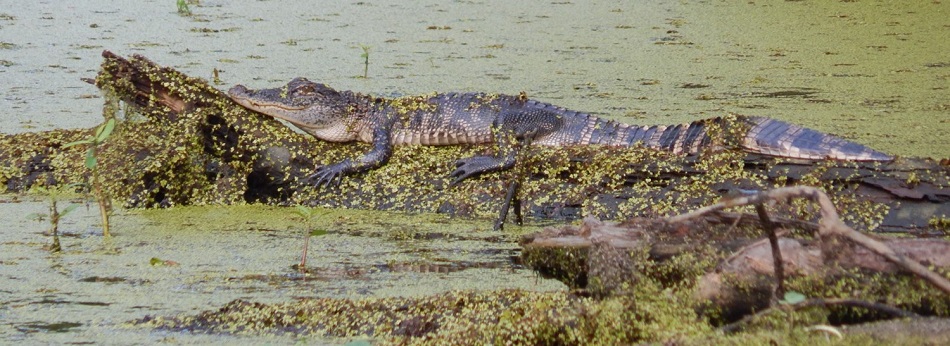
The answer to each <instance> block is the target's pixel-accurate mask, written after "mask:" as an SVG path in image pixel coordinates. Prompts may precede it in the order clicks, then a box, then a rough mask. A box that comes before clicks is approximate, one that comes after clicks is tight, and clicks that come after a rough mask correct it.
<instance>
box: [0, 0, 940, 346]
mask: <svg viewBox="0 0 950 346" xmlns="http://www.w3.org/2000/svg"><path fill="white" fill-rule="evenodd" d="M190 7H191V10H192V13H193V14H192V15H191V16H181V15H179V14H177V13H176V11H175V10H176V9H175V4H174V1H127V2H111V1H86V2H77V3H73V2H62V1H30V2H20V3H17V4H16V6H5V7H4V9H2V10H0V93H2V98H0V107H2V109H5V110H6V112H5V113H4V116H3V117H0V126H2V128H3V129H4V131H5V132H7V133H17V132H26V131H40V130H47V129H52V128H77V127H91V126H94V125H95V124H97V123H98V122H100V121H101V117H100V115H99V114H100V110H101V105H102V99H101V98H100V97H99V96H98V91H97V90H96V89H95V88H94V87H92V86H90V85H87V84H85V83H83V82H81V81H80V80H79V79H80V78H82V77H93V76H94V75H95V74H96V72H97V70H98V65H99V63H100V62H101V58H100V56H99V53H100V52H101V51H102V50H103V49H109V50H112V51H115V52H116V53H118V54H120V55H128V54H142V55H144V56H146V57H148V58H150V59H152V60H154V61H156V62H158V63H160V64H164V65H169V66H173V67H175V68H177V69H179V70H181V71H183V72H185V73H188V74H190V75H193V76H200V77H205V78H208V79H209V80H210V79H212V77H213V72H212V71H214V70H217V71H219V73H218V77H219V78H220V79H221V81H222V82H221V84H220V85H219V87H220V88H222V89H227V88H228V87H230V86H231V85H233V84H238V83H241V84H245V85H248V86H250V87H271V86H275V85H279V84H283V83H285V82H286V81H287V80H289V79H291V78H293V77H297V76H305V77H308V78H310V79H312V80H319V81H323V82H326V83H328V84H329V85H331V86H333V87H335V88H337V89H352V90H358V91H361V92H366V93H373V94H377V95H382V96H394V95H408V94H415V93H426V92H431V91H487V92H503V93H511V94H517V93H518V92H519V91H522V90H523V91H526V92H527V93H528V95H529V96H530V97H532V98H535V99H538V100H542V101H546V102H551V103H554V104H557V105H560V106H564V107H567V108H571V109H575V110H582V111H591V112H593V113H595V114H598V115H604V116H609V117H612V118H615V119H619V120H622V121H625V122H631V123H643V124H661V123H662V124H672V123H681V122H686V121H690V120H695V119H699V118H705V117H712V116H719V115H722V114H724V113H726V112H736V113H741V114H749V115H765V116H770V117H775V118H780V119H784V120H788V121H790V122H793V123H797V124H801V125H805V126H808V127H812V128H815V129H819V130H822V131H825V132H829V133H834V134H838V135H841V136H843V137H847V138H851V139H854V140H856V141H858V142H861V143H863V144H867V145H869V146H871V147H874V148H876V149H879V150H882V151H884V152H888V153H892V154H897V155H915V156H928V157H937V158H945V157H947V156H948V153H950V136H947V135H946V134H947V133H950V96H948V95H950V93H948V90H947V88H948V84H950V83H948V80H950V56H948V55H947V53H946V52H948V51H950V41H948V40H946V37H947V31H948V30H950V22H948V21H947V19H946V18H950V16H948V12H950V4H947V3H943V2H936V1H935V2H929V1H921V2H910V3H902V2H888V1H854V2H833V3H825V2H812V1H795V2H780V3H773V2H728V1H725V2H723V1H709V2H684V3H667V2H661V1H656V2H653V1H646V2H618V3H597V4H593V5H587V4H581V3H573V2H547V1H545V2H527V3H526V2H517V3H516V2H510V3H509V2H498V3H494V2H477V1H476V2H464V1H463V2H451V3H445V2H442V1H422V2H413V3H405V2H396V1H392V2H370V1H364V2H325V3H321V4H320V5H319V6H316V5H312V4H307V3H304V2H293V1H277V0H274V1H256V2H242V3H232V2H227V1H201V2H200V5H191V6H190ZM363 46H366V47H369V61H370V64H369V66H368V67H369V72H368V75H369V78H367V79H363V78H358V76H361V75H362V73H363V68H364V66H363V59H362V57H361V54H362V53H363V49H362V47H363ZM2 199H3V201H5V202H6V203H0V220H2V222H3V224H4V225H6V227H5V228H4V229H3V230H2V231H0V277H2V280H3V284H2V285H0V340H2V341H3V342H14V341H27V342H32V343H66V342H74V343H112V342H117V341H119V340H122V342H123V343H154V342H157V341H166V342H172V343H175V342H228V341H233V339H232V338H234V337H231V336H205V335H190V334H183V333H170V332H155V331H150V330H145V329H141V328H139V329H136V328H129V327H127V326H126V325H125V324H126V322H128V321H130V320H134V319H140V318H142V317H144V316H146V315H176V314H180V313H195V312H198V311H202V310H208V309H216V308H218V307H220V306H222V305H223V304H225V303H227V302H229V301H231V300H233V299H237V298H242V299H247V300H250V301H259V302H280V301H286V300H288V299H291V298H293V297H314V296H318V297H362V296H387V295H398V294H407V293H406V292H411V294H436V293H438V292H444V291H446V290H450V289H455V288H466V289H501V288H508V287H521V288H527V289H532V290H560V289H564V286H563V285H561V284H559V283H556V282H552V281H548V280H542V279H538V278H535V277H534V275H533V274H531V273H530V272H527V271H525V270H524V269H519V268H517V267H516V266H512V265H511V261H510V257H511V256H514V255H516V254H517V253H516V247H517V246H516V244H515V243H514V242H513V241H512V240H513V239H515V236H514V235H513V233H508V232H506V233H504V234H491V233H490V232H487V231H486V229H488V228H489V226H490V222H488V221H485V220H475V221H468V220H458V219H446V218H441V217H439V216H433V215H404V214H391V213H376V212H354V211H333V212H331V213H330V214H328V215H327V216H325V217H324V218H321V219H320V220H319V221H318V222H317V223H316V226H317V227H318V228H324V229H327V230H328V231H330V233H329V234H327V235H325V236H321V237H315V238H313V239H312V240H311V251H310V258H309V259H308V262H309V263H311V265H312V266H313V267H315V268H318V269H319V270H318V271H317V272H316V273H315V274H314V276H313V277H308V278H306V280H305V279H304V278H303V277H301V276H300V274H298V273H297V272H296V271H295V270H293V269H292V268H290V266H291V265H292V264H294V263H296V261H297V259H298V257H299V255H300V248H301V242H302V240H301V235H302V230H301V228H300V224H299V222H295V221H294V216H293V213H292V212H291V211H289V210H283V209H278V208H270V207H261V206H237V207H221V206H215V207H190V208H181V209H173V210H150V211H123V212H120V213H119V215H118V216H116V218H115V225H114V233H115V235H116V237H114V238H113V239H112V240H110V241H106V240H103V239H101V237H100V236H99V234H100V233H101V231H99V228H98V226H96V223H97V216H96V213H95V208H91V209H89V210H88V211H87V210H86V209H85V208H84V207H81V208H79V209H77V210H76V211H75V212H74V213H73V214H70V215H69V216H67V217H66V218H65V219H64V220H63V224H62V228H61V230H62V231H63V232H64V233H65V234H64V236H63V237H62V243H63V247H64V252H63V253H62V254H55V255H50V254H48V253H47V252H46V251H45V250H44V246H45V245H47V244H48V242H49V237H48V236H46V235H43V234H42V232H44V231H45V230H46V229H47V225H46V224H44V223H39V222H35V221H30V220H27V219H26V217H25V215H27V214H29V213H33V212H43V211H45V210H46V204H45V202H42V201H33V200H31V198H29V197H27V198H23V197H18V196H12V195H7V196H4V197H3V198H2ZM21 199H25V201H19V200H21ZM359 220H373V222H369V223H365V222H361V221H359ZM529 228H530V229H529ZM537 228H538V227H536V226H535V227H533V228H532V227H525V229H520V230H519V231H521V232H526V231H530V230H533V229H537ZM516 229H517V228H516ZM509 232H510V231H509ZM427 234H441V235H440V236H428V235H427ZM153 258H155V259H158V260H159V261H160V262H161V261H173V262H175V263H177V265H169V266H154V265H152V259H153ZM417 261H418V262H436V263H440V262H441V263H446V264H451V263H470V264H471V263H475V264H488V265H485V266H484V268H481V267H479V266H474V267H471V268H468V269H464V270H458V271H452V272H448V273H423V272H416V271H399V270H392V269H391V268H392V266H391V264H394V263H397V264H398V263H413V262H417ZM459 261H461V262H459ZM163 263H164V262H163ZM169 263H170V262H169ZM241 338H245V337H241ZM243 340H244V341H254V342H266V343H271V342H284V341H291V340H287V339H280V340H275V339H270V338H263V339H243Z"/></svg>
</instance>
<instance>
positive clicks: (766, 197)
mask: <svg viewBox="0 0 950 346" xmlns="http://www.w3.org/2000/svg"><path fill="white" fill-rule="evenodd" d="M793 198H805V199H808V200H811V201H813V202H815V203H817V204H818V206H819V208H820V209H819V210H820V213H821V221H820V222H819V235H820V236H821V237H822V238H823V239H824V238H827V237H832V236H841V237H844V238H846V239H848V240H850V241H852V242H854V243H855V244H858V245H860V246H862V247H864V248H866V249H868V250H871V251H872V252H874V253H875V254H878V255H880V256H882V257H884V258H886V259H887V260H888V261H890V262H891V263H894V264H896V265H898V266H900V267H901V268H903V269H905V270H907V271H909V272H912V273H914V274H915V275H917V276H919V277H921V278H923V279H924V280H926V281H928V282H930V283H931V284H933V285H934V286H936V287H937V288H939V289H940V290H942V291H944V292H946V293H947V294H950V281H948V280H947V279H946V278H944V277H943V276H941V275H940V274H937V273H935V272H933V271H931V270H929V269H927V267H925V266H923V265H921V264H920V263H918V262H916V261H913V260H911V259H908V258H907V257H905V256H903V255H901V254H898V253H897V252H895V251H894V250H893V249H891V248H890V247H888V246H887V245H885V244H884V243H881V242H879V241H877V240H874V239H873V238H871V237H868V236H866V235H864V234H862V233H860V232H858V231H855V230H854V229H852V228H851V227H848V225H845V224H844V222H842V221H841V219H840V218H839V217H838V212H837V211H836V210H835V207H834V204H832V203H831V199H829V198H828V195H826V194H825V193H824V192H822V191H821V190H819V189H816V188H814V187H810V186H790V187H783V188H778V189H774V190H770V191H766V192H762V193H759V194H756V195H752V196H744V197H737V198H732V199H729V200H725V201H723V202H719V203H716V204H713V205H710V206H706V207H703V208H700V209H698V210H696V211H693V212H690V213H686V214H682V215H677V216H674V217H671V218H669V219H667V221H669V222H671V223H678V222H683V221H686V220H690V219H695V218H698V217H701V216H703V215H706V214H708V213H710V212H713V211H719V210H722V209H726V208H731V207H737V206H743V205H753V204H754V205H759V204H762V203H765V202H768V201H775V200H788V199H793ZM776 268H778V267H776ZM776 270H778V269H776Z"/></svg>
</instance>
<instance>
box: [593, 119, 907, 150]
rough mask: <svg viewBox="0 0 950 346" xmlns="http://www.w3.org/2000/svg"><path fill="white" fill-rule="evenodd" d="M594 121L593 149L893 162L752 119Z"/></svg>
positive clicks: (838, 140)
mask: <svg viewBox="0 0 950 346" xmlns="http://www.w3.org/2000/svg"><path fill="white" fill-rule="evenodd" d="M590 121H592V122H594V123H595V124H590V128H593V129H594V130H592V131H590V133H589V136H590V137H589V139H588V140H587V142H588V143H590V144H604V145H614V146H633V145H636V144H637V143H641V144H642V145H643V146H646V147H650V148H656V149H660V150H665V151H670V152H673V153H677V154H693V153H698V152H700V151H704V150H719V149H723V148H735V147H738V148H741V149H743V150H744V151H747V152H752V153H758V154H765V155H771V156H779V157H788V158H797V159H812V160H819V159H833V160H845V161H889V160H892V159H893V157H891V156H889V155H886V154H884V153H881V152H878V151H876V150H873V149H871V148H868V147H866V146H863V145H861V144H857V143H854V142H851V141H848V140H845V139H842V138H839V137H835V136H832V135H828V134H825V133H821V132H818V131H815V130H812V129H807V128H804V127H801V126H797V125H793V124H789V123H786V122H784V121H780V120H775V119H770V118H764V117H747V116H732V115H730V116H728V117H720V118H711V119H703V120H698V121H694V122H691V123H689V124H680V125H672V126H667V125H655V126H636V125H628V124H623V123H619V122H615V121H608V120H603V119H596V120H595V119H594V118H593V117H591V119H590Z"/></svg>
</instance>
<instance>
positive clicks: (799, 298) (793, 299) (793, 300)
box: [780, 291, 808, 305]
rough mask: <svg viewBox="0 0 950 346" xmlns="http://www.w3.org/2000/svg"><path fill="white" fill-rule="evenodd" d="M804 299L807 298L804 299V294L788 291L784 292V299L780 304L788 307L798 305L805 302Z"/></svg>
mask: <svg viewBox="0 0 950 346" xmlns="http://www.w3.org/2000/svg"><path fill="white" fill-rule="evenodd" d="M805 299H808V297H806V296H805V295H804V294H801V293H798V292H795V291H788V292H785V297H784V299H782V301H781V302H780V303H782V304H789V305H791V304H798V303H801V302H803V301H805Z"/></svg>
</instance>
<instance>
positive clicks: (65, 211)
mask: <svg viewBox="0 0 950 346" xmlns="http://www.w3.org/2000/svg"><path fill="white" fill-rule="evenodd" d="M78 207H79V204H70V205H68V206H66V208H63V210H62V211H60V212H59V217H63V216H66V214H69V212H71V211H73V210H74V209H76V208H78Z"/></svg>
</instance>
